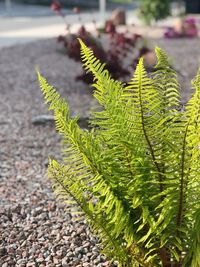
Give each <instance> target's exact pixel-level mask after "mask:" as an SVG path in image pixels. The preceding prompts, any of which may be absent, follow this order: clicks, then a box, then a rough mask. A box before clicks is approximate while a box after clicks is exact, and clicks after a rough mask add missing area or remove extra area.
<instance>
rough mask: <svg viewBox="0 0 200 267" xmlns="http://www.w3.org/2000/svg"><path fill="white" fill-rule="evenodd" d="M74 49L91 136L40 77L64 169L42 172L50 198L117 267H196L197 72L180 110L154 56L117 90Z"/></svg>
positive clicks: (199, 176)
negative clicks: (85, 80)
mask: <svg viewBox="0 0 200 267" xmlns="http://www.w3.org/2000/svg"><path fill="white" fill-rule="evenodd" d="M80 43H81V55H82V60H83V65H84V67H85V69H86V70H87V71H88V72H92V74H93V77H94V88H95V90H94V97H95V98H96V99H97V100H98V101H99V103H100V105H101V106H102V109H101V110H100V111H96V112H93V113H92V116H91V119H90V124H91V126H94V127H93V129H91V130H83V129H81V128H80V127H79V126H78V124H77V121H78V118H73V119H72V118H70V115H69V106H68V103H67V102H66V101H65V100H64V99H62V98H61V97H60V94H59V93H58V92H57V91H56V89H55V88H53V87H52V86H50V85H49V84H48V83H47V82H46V80H45V79H44V78H43V77H42V76H41V75H40V74H39V81H40V86H41V89H42V92H43V94H44V98H45V101H46V103H48V104H49V110H53V111H54V116H55V123H56V128H57V130H58V132H59V133H60V134H61V135H62V136H63V140H64V143H63V144H64V148H63V155H64V159H63V162H62V163H58V162H57V161H55V160H50V163H49V174H50V177H51V178H52V179H53V180H54V182H55V184H54V186H53V188H54V190H55V193H56V194H57V195H58V197H60V198H62V199H63V200H64V201H65V202H66V203H68V202H69V203H74V204H75V203H76V204H77V206H78V207H79V210H80V218H82V215H85V216H86V218H87V220H88V222H89V224H90V226H91V228H92V229H93V231H94V232H96V234H97V235H98V236H99V237H100V240H101V242H102V248H103V253H105V254H106V255H107V256H108V257H109V258H110V259H111V261H112V260H117V261H118V262H119V266H121V267H159V266H162V267H199V266H200V253H199V251H200V231H199V229H200V70H199V72H198V74H197V76H196V78H195V79H194V80H193V87H194V89H195V92H194V95H193V96H192V98H191V99H190V100H189V102H188V104H187V105H186V108H185V110H184V111H183V110H181V109H180V105H181V104H180V103H181V102H180V96H179V91H178V89H179V84H178V81H177V79H176V73H175V71H174V70H173V69H172V68H171V67H170V65H169V61H168V57H167V55H166V53H165V52H164V51H162V50H161V49H160V48H156V55H157V59H158V63H157V65H156V67H155V70H154V72H153V73H151V75H148V73H147V72H146V70H145V68H144V66H143V59H142V58H141V59H140V61H139V64H138V65H137V68H136V70H135V73H134V76H133V78H132V80H131V82H130V83H129V84H128V85H125V84H122V83H121V82H119V81H115V80H114V79H112V78H111V77H110V75H109V73H108V71H107V70H106V69H105V64H103V65H102V64H101V63H100V61H99V60H98V59H96V58H95V57H94V54H93V52H92V51H91V50H90V49H89V48H88V47H86V45H85V44H84V43H83V42H82V41H80ZM74 204H72V209H74Z"/></svg>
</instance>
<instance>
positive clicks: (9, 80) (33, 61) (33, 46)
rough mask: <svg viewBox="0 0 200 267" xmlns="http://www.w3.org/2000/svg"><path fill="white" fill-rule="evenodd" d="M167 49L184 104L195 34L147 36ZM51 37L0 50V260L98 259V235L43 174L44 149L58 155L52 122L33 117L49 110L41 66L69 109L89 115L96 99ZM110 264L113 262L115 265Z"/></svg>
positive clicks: (89, 262) (73, 262)
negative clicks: (71, 210)
mask: <svg viewBox="0 0 200 267" xmlns="http://www.w3.org/2000/svg"><path fill="white" fill-rule="evenodd" d="M153 44H157V45H159V46H160V47H161V48H164V49H166V50H167V52H168V53H169V55H170V56H171V57H172V58H173V65H174V66H175V68H176V69H177V70H178V71H179V77H180V81H181V84H182V87H183V90H182V92H181V93H182V95H183V104H184V103H185V101H186V100H187V98H188V96H189V95H190V93H191V89H190V80H191V79H192V78H193V77H194V75H195V74H196V70H197V66H198V64H199V62H198V59H199V56H198V55H200V47H199V40H198V39H194V40H183V39H179V40H164V39H156V40H152V45H153ZM56 46H57V44H56V41H55V40H43V41H38V42H34V43H30V44H26V45H20V46H14V47H9V48H2V49H1V50H0V59H1V60H0V69H1V71H0V266H2V267H12V266H16V267H31V266H32V267H36V266H39V267H44V266H49V267H59V266H63V267H68V266H76V267H81V266H82V267H86V266H88V267H90V266H91V267H94V266H98V267H101V266H102V267H103V266H109V263H108V261H107V260H106V259H105V257H104V256H102V255H100V254H99V248H98V241H97V239H96V238H95V237H94V236H92V235H91V234H90V231H89V229H88V227H87V226H86V224H85V222H84V221H81V222H80V221H79V222H77V221H74V220H73V217H72V215H71V214H70V213H68V212H66V211H65V206H64V204H62V203H61V202H60V201H58V200H55V196H54V194H53V193H52V189H51V182H50V181H49V180H48V179H47V177H46V174H45V173H46V167H47V164H48V156H52V157H54V158H56V159H58V160H59V157H60V156H59V148H60V143H59V141H60V140H59V136H58V135H57V134H56V132H55V130H54V125H53V124H52V123H43V122H41V123H35V118H36V117H37V116H38V115H41V114H48V112H47V107H46V106H45V105H44V103H43V99H42V96H41V92H40V89H39V85H38V82H37V77H36V72H35V67H36V66H39V68H40V70H41V72H42V74H43V75H44V76H45V77H46V78H47V80H48V81H49V82H50V83H51V84H53V85H55V86H56V87H58V88H60V92H61V94H62V95H63V96H65V97H66V98H67V99H68V101H69V103H70V106H71V110H72V115H75V114H77V113H80V114H81V116H82V117H87V116H88V111H89V110H90V109H91V108H93V107H94V106H95V101H94V100H92V97H91V95H92V92H91V89H90V88H88V86H87V85H84V84H83V83H81V82H75V77H76V75H77V74H78V73H80V70H81V66H80V64H79V63H76V62H74V61H73V60H70V59H69V58H67V57H65V56H64V55H63V54H61V53H58V51H56ZM113 266H114V265H113Z"/></svg>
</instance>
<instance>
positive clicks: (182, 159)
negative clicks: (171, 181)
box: [177, 121, 190, 231]
mask: <svg viewBox="0 0 200 267" xmlns="http://www.w3.org/2000/svg"><path fill="white" fill-rule="evenodd" d="M189 123H190V121H189V122H188V124H187V127H186V130H185V134H184V138H183V148H182V149H183V151H182V157H181V179H180V197H179V208H178V215H177V226H178V227H180V226H181V222H182V216H183V199H184V192H183V189H184V169H185V150H186V137H187V133H188V126H189ZM177 231H178V230H177Z"/></svg>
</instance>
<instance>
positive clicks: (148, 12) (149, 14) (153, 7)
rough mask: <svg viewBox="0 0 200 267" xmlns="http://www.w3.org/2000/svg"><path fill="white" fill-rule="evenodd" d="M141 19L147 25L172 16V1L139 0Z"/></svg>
mask: <svg viewBox="0 0 200 267" xmlns="http://www.w3.org/2000/svg"><path fill="white" fill-rule="evenodd" d="M139 1H140V7H139V10H140V17H141V19H142V20H143V21H144V22H145V23H146V24H151V23H152V22H155V21H158V20H159V19H164V18H166V17H167V16H169V15H170V3H171V1H170V0H139Z"/></svg>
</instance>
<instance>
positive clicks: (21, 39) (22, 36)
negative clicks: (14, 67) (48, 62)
mask: <svg viewBox="0 0 200 267" xmlns="http://www.w3.org/2000/svg"><path fill="white" fill-rule="evenodd" d="M114 7H116V6H113V5H112V6H109V7H108V9H107V10H108V11H107V13H106V16H105V17H106V18H109V17H110V14H111V9H113V8H114ZM123 8H126V14H127V21H128V23H135V24H137V23H139V20H138V18H137V16H136V13H135V8H136V6H135V4H130V5H126V6H123ZM64 12H65V14H66V20H67V22H68V23H70V24H71V25H73V27H72V29H73V30H76V29H77V27H78V25H80V24H79V23H78V18H77V15H75V14H73V13H72V11H71V10H67V9H66V10H64ZM81 18H82V22H83V23H84V24H86V26H87V29H88V30H90V29H91V30H92V29H93V28H94V26H93V25H92V23H91V21H92V20H93V19H95V20H96V21H97V22H98V23H100V22H101V16H100V14H99V12H98V10H97V11H93V12H89V11H87V12H83V13H81ZM162 23H163V22H161V25H162ZM171 23H172V19H171V18H170V19H169V20H165V21H164V24H165V25H170V24H171ZM64 33H65V23H64V22H63V20H62V18H61V17H59V16H56V15H55V14H54V13H53V12H52V11H51V10H50V8H49V7H41V6H29V5H19V4H13V5H12V12H11V13H10V14H9V15H8V14H6V10H5V6H4V4H3V3H2V2H0V47H4V46H11V45H14V44H20V43H27V42H30V41H34V40H37V39H42V38H50V37H57V36H58V35H60V34H64Z"/></svg>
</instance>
